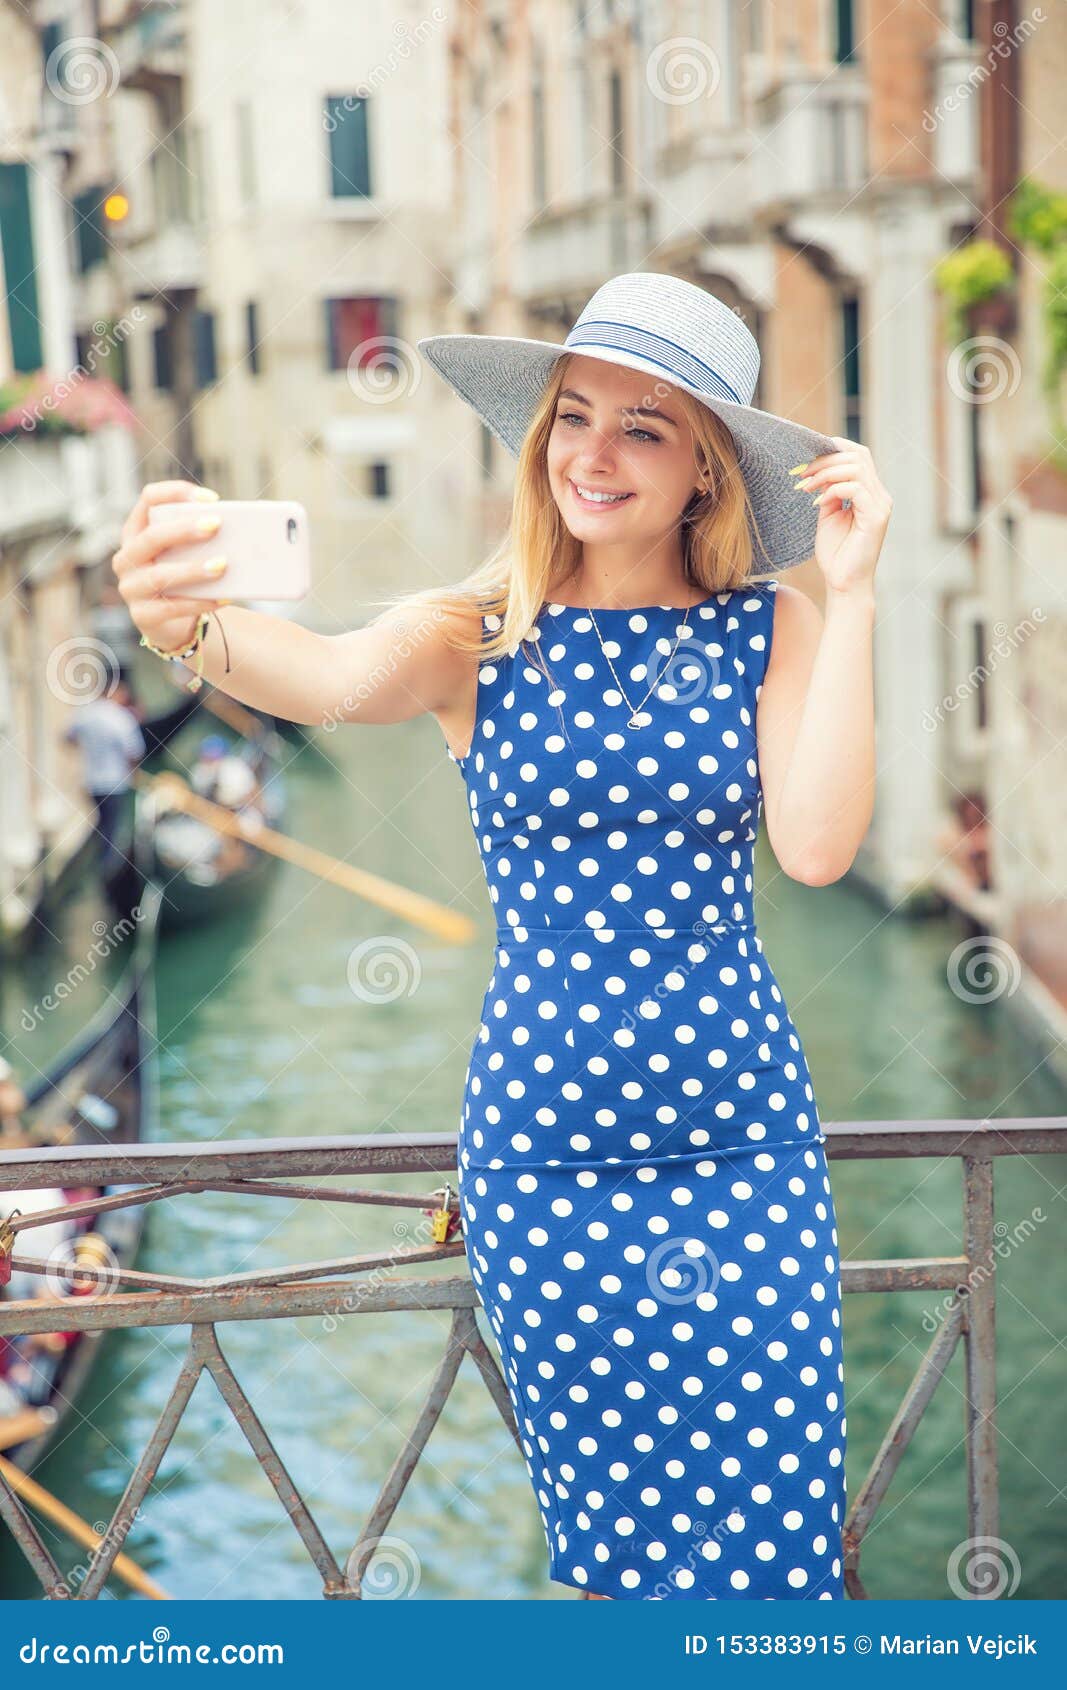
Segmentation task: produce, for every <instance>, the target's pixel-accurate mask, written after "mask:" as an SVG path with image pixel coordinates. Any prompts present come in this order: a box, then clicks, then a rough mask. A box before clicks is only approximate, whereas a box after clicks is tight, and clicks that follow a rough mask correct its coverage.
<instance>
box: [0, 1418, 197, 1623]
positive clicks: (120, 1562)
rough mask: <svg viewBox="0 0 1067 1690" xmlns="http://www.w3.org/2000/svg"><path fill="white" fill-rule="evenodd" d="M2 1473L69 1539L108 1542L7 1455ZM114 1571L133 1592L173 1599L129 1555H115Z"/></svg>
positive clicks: (89, 1545) (0, 1462)
mask: <svg viewBox="0 0 1067 1690" xmlns="http://www.w3.org/2000/svg"><path fill="white" fill-rule="evenodd" d="M23 1418H24V1416H22V1415H12V1417H11V1420H6V1421H2V1422H0V1428H6V1427H9V1426H10V1425H11V1422H12V1421H16V1422H17V1421H19V1420H21V1419H23ZM36 1418H37V1419H38V1420H40V1419H41V1418H42V1417H41V1416H40V1415H37V1416H36ZM21 1436H22V1434H21V1433H20V1436H19V1437H18V1438H12V1439H10V1440H9V1441H10V1442H12V1443H16V1442H19V1441H21ZM0 1473H2V1474H3V1476H4V1478H5V1479H6V1480H7V1482H8V1484H9V1485H10V1486H11V1489H12V1490H13V1491H14V1492H15V1495H16V1496H19V1497H21V1498H22V1500H23V1502H28V1503H29V1505H30V1507H31V1508H35V1509H36V1510H37V1512H38V1513H39V1514H43V1515H44V1516H45V1517H46V1519H49V1520H51V1521H52V1523H53V1525H56V1526H59V1527H60V1529H61V1530H62V1531H65V1532H66V1533H67V1535H68V1537H72V1538H73V1539H74V1541H75V1543H79V1544H80V1545H81V1547H82V1548H83V1549H95V1548H96V1546H97V1544H98V1543H103V1541H104V1540H103V1538H102V1537H101V1535H100V1533H99V1532H94V1530H93V1528H92V1526H90V1525H89V1523H88V1521H87V1520H83V1519H82V1517H81V1515H80V1514H75V1512H74V1510H73V1508H68V1507H67V1505H66V1503H65V1502H60V1500H59V1498H58V1496H53V1495H52V1492H51V1491H50V1490H45V1488H44V1486H43V1485H41V1484H38V1482H37V1480H36V1479H31V1478H30V1476H29V1474H28V1473H24V1472H23V1471H22V1469H21V1468H20V1467H16V1466H15V1463H14V1462H13V1461H9V1460H8V1459H7V1457H6V1456H4V1455H0ZM112 1572H114V1573H115V1574H116V1575H117V1576H118V1577H119V1578H120V1579H122V1581H123V1583H124V1584H128V1585H129V1586H130V1588H131V1590H137V1591H139V1592H140V1594H141V1595H142V1596H154V1597H155V1598H156V1599H157V1600H160V1601H169V1600H170V1592H169V1591H166V1590H164V1589H163V1587H162V1585H159V1584H157V1583H156V1581H155V1579H153V1578H149V1576H148V1574H147V1573H145V1572H142V1571H141V1569H140V1567H139V1566H138V1565H137V1563H136V1561H131V1559H130V1557H129V1556H128V1555H123V1554H119V1555H116V1556H115V1563H114V1566H113V1567H112Z"/></svg>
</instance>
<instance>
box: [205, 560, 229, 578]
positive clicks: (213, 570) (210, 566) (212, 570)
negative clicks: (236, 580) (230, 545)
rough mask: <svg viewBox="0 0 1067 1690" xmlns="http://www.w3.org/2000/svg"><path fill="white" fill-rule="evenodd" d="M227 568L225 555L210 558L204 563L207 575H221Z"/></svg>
mask: <svg viewBox="0 0 1067 1690" xmlns="http://www.w3.org/2000/svg"><path fill="white" fill-rule="evenodd" d="M225 568H226V559H225V558H224V557H212V558H208V561H207V562H206V563H205V565H204V574H205V575H221V574H222V572H223V570H224V569H225Z"/></svg>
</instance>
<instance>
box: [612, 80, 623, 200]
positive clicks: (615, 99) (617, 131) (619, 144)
mask: <svg viewBox="0 0 1067 1690" xmlns="http://www.w3.org/2000/svg"><path fill="white" fill-rule="evenodd" d="M624 141H625V137H624V135H623V118H622V77H621V76H620V75H619V73H618V71H617V70H613V71H612V72H611V74H610V75H609V77H608V143H609V145H610V147H611V186H612V189H613V190H619V189H621V188H623V187H624V186H625V183H626V156H625V151H624Z"/></svg>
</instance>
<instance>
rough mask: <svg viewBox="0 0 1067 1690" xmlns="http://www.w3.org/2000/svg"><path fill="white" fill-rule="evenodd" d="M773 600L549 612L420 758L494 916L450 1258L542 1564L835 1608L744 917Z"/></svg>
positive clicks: (815, 1235)
mask: <svg viewBox="0 0 1067 1690" xmlns="http://www.w3.org/2000/svg"><path fill="white" fill-rule="evenodd" d="M776 591H777V583H776V582H773V581H772V582H769V583H767V584H765V585H762V586H757V587H743V588H739V589H736V590H734V591H730V592H720V593H716V594H713V595H712V596H711V597H710V598H707V599H705V600H704V601H703V602H702V603H700V604H699V605H696V606H693V607H692V608H691V609H690V611H689V617H688V622H687V623H686V621H685V612H684V610H676V609H672V608H670V607H667V606H655V607H651V608H645V609H641V610H602V611H594V615H595V617H596V624H597V626H598V627H599V630H600V634H601V635H602V637H603V640H604V648H603V649H602V647H601V644H600V641H599V640H598V637H597V632H596V628H595V627H594V623H593V620H592V618H591V617H590V615H589V613H588V611H585V610H581V609H576V608H575V607H573V606H566V605H562V604H557V603H552V602H548V603H546V604H545V605H543V606H542V608H541V612H540V614H539V616H538V619H537V621H536V623H535V625H534V627H533V629H532V630H531V631H530V634H529V635H528V636H527V640H526V641H524V642H523V643H522V644H521V645H520V646H519V647H518V648H517V649H516V650H515V651H514V652H512V653H511V654H509V655H507V656H505V657H503V658H493V659H483V660H482V662H481V664H480V666H479V677H478V678H479V685H478V702H477V714H476V721H475V728H474V736H473V740H472V743H471V747H470V751H469V753H468V755H467V756H466V757H464V758H457V757H455V755H454V753H453V752H451V751H449V753H448V755H449V756H450V757H451V758H452V760H453V761H454V762H456V763H457V765H458V767H459V769H460V772H461V774H462V776H463V779H464V782H465V784H466V788H467V792H468V797H469V803H470V813H471V819H472V822H473V826H474V832H475V837H476V839H477V843H478V849H479V852H480V854H481V858H482V862H483V866H484V869H485V874H486V879H487V883H488V886H489V893H490V898H491V900H492V904H493V906H494V912H495V916H496V923H497V934H496V950H495V955H494V961H493V968H492V973H491V976H490V979H489V983H488V986H487V989H486V992H485V998H484V1002H483V1005H482V1010H481V1022H480V1027H479V1031H478V1034H477V1036H476V1038H475V1041H474V1045H473V1049H472V1051H471V1057H470V1064H469V1069H468V1074H467V1082H466V1090H465V1096H464V1102H463V1112H462V1119H461V1125H460V1133H459V1190H460V1208H461V1215H462V1221H463V1228H464V1234H465V1237H466V1242H467V1250H468V1256H469V1261H470V1269H471V1274H472V1276H473V1279H474V1283H475V1286H476V1289H477V1292H478V1296H479V1299H480V1301H481V1303H482V1306H483V1308H484V1309H485V1312H486V1315H487V1317H488V1320H489V1323H490V1326H491V1328H492V1331H493V1334H494V1336H495V1339H496V1343H497V1345H498V1347H499V1351H500V1355H501V1360H502V1363H503V1368H504V1376H505V1379H506V1381H507V1385H508V1389H509V1391H510V1394H511V1399H512V1402H513V1404H514V1407H515V1414H516V1419H517V1424H518V1428H519V1431H520V1434H521V1440H522V1448H523V1451H524V1453H525V1457H526V1465H527V1468H528V1471H529V1475H530V1480H531V1483H532V1486H533V1490H534V1494H535V1497H536V1500H537V1505H538V1507H539V1509H540V1512H541V1518H542V1521H543V1524H544V1530H545V1535H546V1539H547V1543H548V1557H549V1573H550V1576H551V1578H552V1579H553V1580H555V1581H557V1582H559V1583H562V1584H566V1585H571V1586H576V1587H578V1588H581V1589H584V1590H587V1591H592V1592H597V1593H599V1594H602V1595H605V1596H610V1597H614V1598H616V1599H623V1600H626V1599H629V1600H635V1601H657V1600H665V1599H666V1600H671V1599H677V1598H688V1599H690V1600H695V1601H707V1600H711V1599H713V1598H720V1597H721V1598H727V1599H736V1598H739V1597H743V1598H749V1599H763V1600H768V1599H770V1600H785V1601H810V1600H827V1599H833V1598H841V1596H842V1594H843V1586H842V1547H841V1529H842V1523H843V1516H844V1506H845V1475H844V1451H845V1417H844V1405H843V1369H842V1357H841V1297H840V1265H839V1258H838V1245H837V1230H836V1222H835V1214H834V1206H833V1200H832V1196H831V1191H830V1184H829V1180H828V1178H827V1166H826V1158H825V1151H824V1144H825V1139H824V1136H823V1134H822V1131H821V1128H820V1123H819V1115H818V1109H817V1105H816V1101H815V1097H814V1094H813V1090H812V1084H811V1078H810V1075H809V1072H808V1067H807V1063H806V1061H805V1057H804V1052H803V1050H802V1048H801V1044H800V1040H799V1038H798V1036H797V1033H796V1029H795V1027H794V1025H793V1021H792V1019H791V1017H790V1014H789V1011H788V1009H787V1007H786V1005H785V1003H784V1001H783V998H782V993H781V991H780V989H779V987H778V984H777V982H776V980H775V977H774V973H773V971H772V969H771V967H770V966H769V964H768V962H767V959H766V957H765V956H764V954H763V948H762V945H761V942H760V939H759V937H758V936H757V933H756V929H755V925H754V919H753V873H752V870H753V850H754V845H755V841H756V835H757V824H758V821H759V816H760V812H761V807H762V793H761V789H760V784H759V770H758V763H757V752H756V727H755V718H756V702H757V699H758V696H759V691H760V687H761V685H762V681H763V676H764V674H765V671H766V665H767V658H768V654H769V651H770V645H771V632H772V626H773V617H774V605H775V594H776ZM498 626H499V620H498V618H496V617H495V616H491V615H487V616H486V617H485V618H484V619H483V635H484V631H485V630H488V629H490V628H496V627H498ZM608 657H610V659H611V664H612V665H614V669H615V671H616V674H617V677H618V682H619V684H618V685H617V684H616V676H615V675H613V674H612V669H611V665H609V664H608V662H607V658H608ZM542 663H543V664H544V666H545V667H546V668H547V670H548V675H546V674H545V672H544V669H543V668H542V666H541V665H542ZM620 685H621V688H622V689H623V690H624V691H625V694H626V696H627V698H628V699H629V701H630V702H629V703H627V702H626V699H624V697H623V696H622V692H621V691H620ZM650 687H651V688H652V689H653V690H652V692H651V694H650V696H649V697H648V698H647V700H645V702H644V703H643V704H642V702H641V701H642V700H643V699H644V695H645V694H646V692H647V691H648V689H649V688H650ZM630 705H635V706H638V705H640V713H639V718H638V719H639V723H640V725H639V726H638V727H637V728H636V729H629V728H628V727H627V718H628V717H629V716H630Z"/></svg>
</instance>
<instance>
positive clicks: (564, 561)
mask: <svg viewBox="0 0 1067 1690" xmlns="http://www.w3.org/2000/svg"><path fill="white" fill-rule="evenodd" d="M573 356H574V354H573V353H565V354H563V355H562V356H561V357H560V358H559V359H558V360H557V362H556V364H555V365H554V366H553V370H552V374H551V376H550V378H549V380H548V383H547V385H546V387H545V390H544V392H543V393H542V395H541V398H540V399H539V401H538V404H537V408H536V410H535V411H534V414H533V416H532V418H531V420H530V424H529V427H528V428H527V431H526V435H525V437H524V439H523V442H522V447H521V449H520V451H519V458H518V465H517V468H516V472H515V492H514V497H513V499H512V506H511V517H510V521H509V524H508V528H507V532H506V533H505V535H504V537H503V539H502V540H501V541H500V543H499V544H498V545H497V546H496V547H495V548H494V550H493V551H492V553H491V554H490V555H489V557H487V558H486V559H485V561H484V562H483V563H481V564H480V565H479V566H478V568H477V569H475V570H474V571H473V572H472V573H471V574H470V575H468V576H466V577H465V578H464V579H463V580H462V581H459V582H457V583H455V584H454V585H452V586H448V587H424V588H421V589H419V590H417V591H414V592H409V593H403V594H398V595H394V596H392V597H390V598H388V599H379V600H376V601H375V603H377V604H379V605H382V606H384V607H385V612H386V613H388V612H395V611H397V610H401V609H403V610H408V609H410V610H416V611H423V612H426V613H428V614H429V615H431V616H432V617H434V618H435V619H438V618H444V619H447V621H448V623H449V626H448V630H447V635H446V637H447V639H448V641H449V643H450V644H451V645H452V646H453V647H455V648H456V649H457V650H460V651H464V652H479V653H480V654H481V655H482V657H483V658H491V657H497V656H500V655H501V654H503V653H504V652H512V651H514V650H517V648H518V646H519V644H520V643H521V642H522V641H523V640H524V639H526V638H527V636H528V634H529V632H530V629H531V628H532V627H533V625H534V623H535V622H536V620H537V617H538V615H539V613H540V610H541V606H542V604H543V603H544V602H545V600H546V599H551V597H552V594H553V593H554V592H555V591H556V589H557V588H558V587H560V586H562V584H563V583H564V582H565V581H568V580H569V579H570V578H571V576H572V575H573V574H574V573H575V570H576V569H577V567H578V565H579V563H580V561H581V542H580V541H579V540H576V539H575V538H574V537H573V535H572V534H571V533H570V532H569V530H568V529H567V526H566V524H565V523H564V521H563V518H562V516H561V515H560V511H559V506H558V505H557V504H556V501H555V498H554V497H553V494H552V489H551V486H550V484H549V478H548V465H547V448H548V438H549V435H550V434H551V432H552V426H553V423H554V421H555V416H556V401H557V399H558V396H559V392H560V389H561V387H562V386H563V383H564V379H565V377H566V372H567V367H568V365H569V364H570V361H571V358H572V357H573ZM671 399H672V401H673V402H675V403H677V404H678V406H679V408H680V409H681V410H682V411H683V412H684V414H685V417H686V419H687V421H688V422H689V425H690V427H691V428H692V431H693V444H694V456H695V464H694V468H695V469H696V471H697V472H698V474H699V476H700V477H701V478H702V479H703V480H704V481H705V482H706V483H707V489H708V490H707V491H706V492H705V493H703V494H697V493H694V494H693V497H692V498H691V499H690V501H689V503H688V505H687V506H686V507H685V510H684V511H683V512H682V515H681V519H680V526H681V530H682V555H683V564H684V569H685V575H686V579H687V580H688V581H690V582H692V583H693V584H694V585H695V586H699V587H701V588H702V589H703V590H704V593H705V594H711V593H719V592H730V591H732V590H733V589H735V588H737V587H740V586H742V585H743V584H746V583H748V582H750V581H754V580H756V579H758V577H755V576H752V575H750V573H749V571H750V570H751V567H752V535H751V531H750V527H749V524H750V522H751V524H752V527H753V528H756V523H755V517H754V514H753V511H752V505H751V501H750V499H749V496H748V487H747V485H746V483H745V479H744V476H743V475H742V473H741V469H740V466H739V464H738V461H737V452H736V449H735V447H734V442H733V436H732V435H731V433H730V430H729V429H728V428H727V426H726V424H725V423H724V422H722V421H721V419H720V418H719V417H718V416H716V414H715V412H714V411H712V410H711V409H710V408H709V407H708V406H707V405H704V404H702V403H701V401H700V400H699V399H694V398H693V397H692V396H691V395H690V394H688V393H686V392H685V391H684V389H682V388H673V387H672V389H671ZM756 532H757V534H758V528H756ZM477 611H480V612H481V614H482V615H488V616H496V617H499V619H500V622H499V626H498V627H495V628H492V629H480V628H478V627H474V626H472V625H471V623H470V621H469V620H468V619H469V618H470V615H471V613H472V612H477ZM453 617H455V619H456V621H455V623H453V622H452V618H453ZM534 643H536V642H534ZM541 667H542V668H543V667H544V666H543V664H542V665H541ZM546 672H547V671H546Z"/></svg>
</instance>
